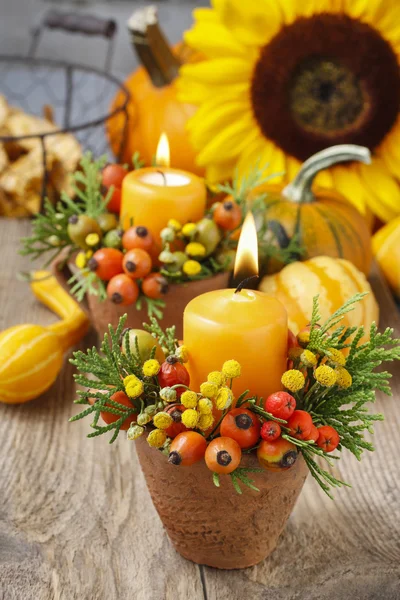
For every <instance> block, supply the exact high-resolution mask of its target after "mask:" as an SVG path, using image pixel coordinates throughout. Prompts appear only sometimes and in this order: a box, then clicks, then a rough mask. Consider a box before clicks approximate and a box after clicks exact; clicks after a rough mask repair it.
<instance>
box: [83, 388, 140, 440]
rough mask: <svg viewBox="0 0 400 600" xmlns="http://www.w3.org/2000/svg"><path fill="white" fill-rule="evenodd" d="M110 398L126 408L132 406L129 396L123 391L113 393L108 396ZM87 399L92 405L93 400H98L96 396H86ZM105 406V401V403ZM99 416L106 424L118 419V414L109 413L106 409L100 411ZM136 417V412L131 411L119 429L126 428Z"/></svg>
mask: <svg viewBox="0 0 400 600" xmlns="http://www.w3.org/2000/svg"><path fill="white" fill-rule="evenodd" d="M110 400H113V401H114V402H117V403H118V404H122V405H123V406H126V407H127V408H130V409H131V408H133V405H132V402H131V401H130V400H129V398H128V396H127V395H126V394H125V392H115V394H113V395H112V396H111V397H110ZM88 401H89V404H91V405H92V406H93V404H95V402H98V400H97V399H96V398H88ZM106 406H107V403H106ZM113 408H114V407H113ZM100 416H101V418H102V419H103V421H104V423H106V424H107V425H110V423H115V421H118V419H119V418H120V415H114V414H113V413H109V412H106V411H102V412H101V413H100ZM136 419H137V414H134V413H132V414H131V415H129V417H127V418H126V419H125V421H124V422H123V423H122V425H121V429H123V430H124V431H126V430H128V429H129V426H130V424H131V423H132V421H136Z"/></svg>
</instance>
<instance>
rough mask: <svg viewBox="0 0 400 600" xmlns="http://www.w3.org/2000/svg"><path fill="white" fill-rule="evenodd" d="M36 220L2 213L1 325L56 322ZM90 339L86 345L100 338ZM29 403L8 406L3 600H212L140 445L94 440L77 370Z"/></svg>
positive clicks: (1, 415) (0, 529)
mask: <svg viewBox="0 0 400 600" xmlns="http://www.w3.org/2000/svg"><path fill="white" fill-rule="evenodd" d="M28 230H29V224H28V223H26V222H25V223H21V222H20V223H18V222H14V221H10V220H7V221H4V220H0V255H1V267H0V306H1V311H0V329H4V328H6V327H9V326H11V325H14V324H16V323H22V322H29V321H32V322H34V323H41V324H44V325H46V324H48V323H50V322H51V320H53V319H54V317H53V316H52V315H51V314H50V313H49V312H48V311H47V309H44V308H43V307H41V306H39V304H38V303H37V302H36V300H35V299H34V297H33V295H32V294H31V293H30V290H29V288H28V286H27V285H26V284H24V283H20V282H18V281H17V280H16V279H15V274H16V272H17V271H18V270H27V269H28V268H29V265H27V264H26V259H24V258H22V257H20V256H18V255H17V249H18V240H19V238H20V237H21V235H26V233H27V232H28ZM94 341H95V340H94V339H93V338H92V339H90V338H87V339H86V340H84V342H82V344H81V347H82V348H84V347H85V348H86V347H87V345H88V344H93V343H94ZM67 358H68V357H66V360H65V364H64V369H63V371H62V373H61V375H60V376H59V378H58V380H57V382H56V384H55V385H54V386H53V387H52V388H51V389H50V390H49V391H48V392H47V393H46V394H44V395H43V396H42V397H41V398H38V399H37V400H34V401H32V402H30V403H28V404H24V405H20V406H6V405H0V439H1V441H2V443H1V450H0V498H1V502H0V599H1V600H3V599H4V600H31V599H32V600H33V599H34V600H50V599H63V600H64V599H65V600H72V599H74V600H75V599H79V600H86V599H87V600H97V599H99V600H100V599H104V600H114V599H115V600H116V599H118V600H123V599H125V598H129V599H133V598H134V599H135V600H136V599H137V600H160V599H161V598H165V599H167V600H175V599H176V598H191V599H193V600H203V598H204V595H203V589H202V584H201V578H200V571H199V567H198V566H196V565H194V564H193V563H190V562H188V561H186V560H184V559H183V558H181V557H180V556H179V555H178V554H177V553H176V552H175V550H174V549H173V548H172V546H171V544H170V542H169V540H168V538H167V535H166V533H165V532H164V530H163V528H162V526H161V524H160V521H159V518H158V516H157V513H156V511H155V509H154V507H153V505H152V503H151V500H150V497H149V495H148V492H147V489H146V485H145V483H144V479H143V476H142V473H141V471H140V467H139V465H138V462H137V458H136V454H135V451H134V446H133V444H130V443H127V442H126V441H125V440H124V439H123V437H121V439H120V440H118V441H117V442H116V443H115V444H114V445H113V446H109V445H108V444H107V440H105V439H99V438H97V439H95V440H88V439H87V438H86V437H85V436H86V434H87V433H88V423H87V422H78V423H75V424H69V423H68V418H69V417H70V416H71V415H72V414H74V413H76V412H77V408H78V407H75V406H74V405H72V400H73V398H74V384H73V379H72V373H73V368H72V367H71V366H70V365H69V364H68V362H67Z"/></svg>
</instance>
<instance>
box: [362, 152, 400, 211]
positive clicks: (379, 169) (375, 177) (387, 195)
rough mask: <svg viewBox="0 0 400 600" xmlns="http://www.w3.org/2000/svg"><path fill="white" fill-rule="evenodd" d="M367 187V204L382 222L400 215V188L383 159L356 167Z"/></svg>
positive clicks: (375, 159) (376, 159)
mask: <svg viewBox="0 0 400 600" xmlns="http://www.w3.org/2000/svg"><path fill="white" fill-rule="evenodd" d="M354 166H355V168H357V170H358V172H359V173H360V176H361V180H362V182H363V184H364V187H365V196H366V203H367V204H368V206H369V207H370V208H371V210H372V212H373V213H374V214H375V215H376V216H377V217H379V218H380V219H381V220H382V221H385V222H386V221H390V220H391V219H393V218H394V217H395V216H396V215H397V214H400V186H399V185H398V183H396V181H395V180H394V179H393V177H392V176H391V175H390V173H389V171H388V169H387V167H386V165H385V163H384V162H383V160H382V159H381V158H374V159H373V161H372V164H370V165H364V164H357V165H354Z"/></svg>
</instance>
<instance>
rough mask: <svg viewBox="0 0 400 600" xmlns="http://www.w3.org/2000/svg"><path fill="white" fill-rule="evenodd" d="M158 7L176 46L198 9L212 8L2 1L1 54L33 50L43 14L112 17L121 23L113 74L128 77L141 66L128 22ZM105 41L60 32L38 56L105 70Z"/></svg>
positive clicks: (163, 2)
mask: <svg viewBox="0 0 400 600" xmlns="http://www.w3.org/2000/svg"><path fill="white" fill-rule="evenodd" d="M148 5H155V6H157V8H158V11H159V20H160V23H161V24H162V27H163V30H164V32H165V33H166V35H167V36H168V38H169V40H170V41H171V42H172V43H175V42H177V41H178V40H179V39H180V38H181V37H182V32H183V31H184V30H185V29H187V28H188V27H189V25H190V24H191V23H192V16H191V11H192V9H193V8H194V7H195V6H209V1H208V0H159V1H155V2H140V1H135V0H126V1H120V0H116V1H114V0H109V1H108V2H96V0H92V1H89V2H80V1H78V2H68V1H64V0H56V1H54V2H43V1H41V0H0V53H10V54H15V53H18V54H21V53H24V52H27V51H28V49H29V42H30V39H29V32H30V29H31V28H32V26H34V25H36V24H37V23H39V22H40V20H41V18H42V16H43V14H44V13H45V12H46V11H47V10H49V9H51V8H56V9H60V10H63V11H72V10H73V11H81V12H84V13H90V14H93V15H96V16H99V17H107V18H110V17H112V18H113V19H115V20H116V21H117V22H118V27H119V30H118V33H117V35H116V40H115V54H114V58H113V61H112V65H111V67H112V72H113V73H115V74H120V75H127V74H128V73H130V72H131V71H132V69H134V68H135V67H136V66H137V64H138V61H137V57H136V55H135V53H134V52H133V50H132V48H131V43H130V39H129V34H128V30H127V26H126V22H127V20H128V18H129V17H130V15H131V14H132V12H133V11H134V10H136V9H138V8H141V7H144V6H148ZM104 53H105V45H104V40H102V39H93V38H89V39H88V38H84V37H82V36H73V38H72V40H71V36H68V35H66V34H62V33H60V32H59V31H57V32H48V33H46V35H45V36H43V40H42V41H41V44H40V47H39V49H38V55H39V56H43V57H52V58H53V59H65V58H67V59H68V60H70V61H72V62H75V61H76V62H84V63H86V64H88V65H90V66H94V67H102V65H103V61H104V56H105V54H104Z"/></svg>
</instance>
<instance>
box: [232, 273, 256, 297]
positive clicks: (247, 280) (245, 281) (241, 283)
mask: <svg viewBox="0 0 400 600" xmlns="http://www.w3.org/2000/svg"><path fill="white" fill-rule="evenodd" d="M252 279H258V275H252V276H251V277H246V279H243V281H241V282H240V283H239V285H238V286H237V288H236V290H235V294H237V293H238V292H241V291H242V289H243V288H244V286H245V285H246V283H249V281H251V280H252Z"/></svg>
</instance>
